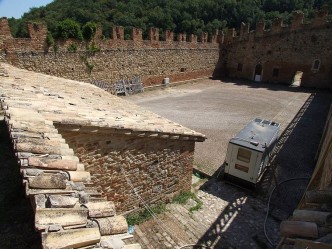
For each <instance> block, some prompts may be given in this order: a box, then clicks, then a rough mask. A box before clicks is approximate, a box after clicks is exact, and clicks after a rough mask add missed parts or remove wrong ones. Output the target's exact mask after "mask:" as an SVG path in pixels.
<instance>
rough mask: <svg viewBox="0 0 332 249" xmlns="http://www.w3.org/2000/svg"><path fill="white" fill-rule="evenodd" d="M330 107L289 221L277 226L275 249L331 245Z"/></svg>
mask: <svg viewBox="0 0 332 249" xmlns="http://www.w3.org/2000/svg"><path fill="white" fill-rule="evenodd" d="M331 182H332V106H331V109H330V113H329V115H328V117H327V122H326V127H325V131H324V134H323V137H322V142H321V146H320V153H319V157H318V161H317V164H316V167H315V170H314V172H313V175H312V177H311V180H310V183H309V185H308V188H307V190H306V192H305V194H304V196H303V198H302V200H301V202H300V203H299V205H298V207H297V209H296V210H295V211H294V212H293V215H292V216H291V217H290V219H289V220H286V221H283V222H282V223H281V225H280V233H281V236H282V237H283V239H282V241H281V242H280V244H279V246H278V249H309V248H311V249H325V248H332V188H331Z"/></svg>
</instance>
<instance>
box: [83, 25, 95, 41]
mask: <svg viewBox="0 0 332 249" xmlns="http://www.w3.org/2000/svg"><path fill="white" fill-rule="evenodd" d="M96 31H97V24H96V23H94V22H87V23H86V24H85V25H84V26H83V28H82V35H83V38H84V40H86V41H91V40H92V38H93V37H94V35H95V34H96Z"/></svg>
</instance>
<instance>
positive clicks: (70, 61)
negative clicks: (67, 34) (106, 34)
mask: <svg viewBox="0 0 332 249" xmlns="http://www.w3.org/2000/svg"><path fill="white" fill-rule="evenodd" d="M218 54H219V52H218V49H217V48H215V49H188V48H178V49H167V48H166V49H132V50H129V49H124V50H115V49H113V50H106V51H102V52H98V53H95V54H94V55H90V56H88V57H87V59H84V56H85V53H84V52H77V53H69V52H59V53H57V54H54V53H53V52H52V53H47V54H44V53H34V54H31V53H17V54H16V58H17V62H16V65H17V66H18V67H20V68H26V69H28V70H33V71H36V72H42V73H45V74H51V75H55V76H59V77H63V78H69V79H75V80H80V81H85V82H89V81H90V80H91V79H97V80H101V81H104V82H108V83H111V82H116V81H117V80H119V79H126V78H129V79H130V78H132V77H134V76H141V77H142V78H143V82H144V84H145V86H148V85H153V84H161V83H162V80H163V78H164V77H169V78H170V81H171V82H173V81H179V80H187V79H192V78H200V77H204V76H210V75H212V72H213V70H214V67H215V65H216V63H217V60H218ZM87 62H88V63H89V64H90V65H93V69H92V70H91V72H90V70H89V66H88V65H87V64H86V63H87Z"/></svg>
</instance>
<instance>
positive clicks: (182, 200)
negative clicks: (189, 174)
mask: <svg viewBox="0 0 332 249" xmlns="http://www.w3.org/2000/svg"><path fill="white" fill-rule="evenodd" d="M195 196H196V195H195V194H194V193H192V192H181V193H180V194H178V195H177V196H175V197H174V198H173V203H178V204H186V203H187V202H188V200H189V199H193V198H194V197H195Z"/></svg>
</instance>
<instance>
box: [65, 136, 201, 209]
mask: <svg viewBox="0 0 332 249" xmlns="http://www.w3.org/2000/svg"><path fill="white" fill-rule="evenodd" d="M60 132H61V133H62V136H63V137H64V138H65V139H66V142H67V143H68V144H69V146H70V147H71V148H73V149H74V152H75V155H77V156H78V157H79V159H80V161H81V162H82V163H84V165H85V167H86V171H89V172H90V173H91V177H92V182H93V183H94V184H95V186H96V187H98V188H99V189H100V191H102V192H103V194H104V195H105V196H106V197H107V199H108V200H112V201H114V202H115V204H116V207H117V211H118V212H124V211H129V210H132V209H136V208H139V207H142V203H141V202H140V201H139V200H138V198H137V197H136V196H135V195H134V194H133V191H132V189H131V186H130V184H128V182H127V179H126V177H125V176H124V174H125V175H126V176H127V178H128V179H129V180H130V181H131V182H132V184H133V186H134V187H135V189H136V191H137V192H138V193H139V195H140V196H141V197H142V198H143V199H144V200H145V201H147V202H148V203H150V204H152V203H159V202H167V201H170V200H171V199H172V197H173V196H174V195H175V194H178V193H179V192H181V191H189V190H190V186H191V177H192V167H193V156H194V147H195V144H194V141H183V140H170V139H162V138H148V137H137V136H128V135H120V134H98V133H82V132H63V131H60Z"/></svg>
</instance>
